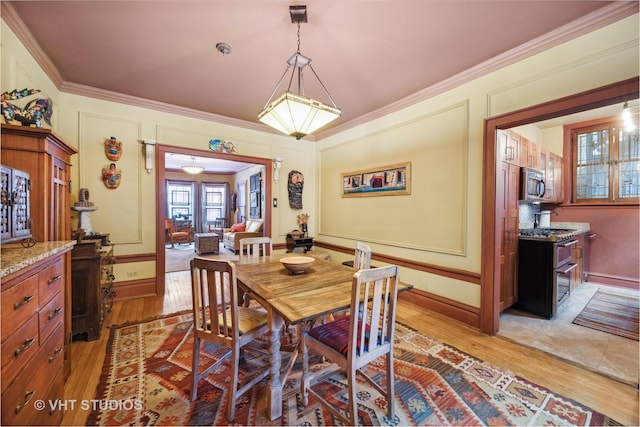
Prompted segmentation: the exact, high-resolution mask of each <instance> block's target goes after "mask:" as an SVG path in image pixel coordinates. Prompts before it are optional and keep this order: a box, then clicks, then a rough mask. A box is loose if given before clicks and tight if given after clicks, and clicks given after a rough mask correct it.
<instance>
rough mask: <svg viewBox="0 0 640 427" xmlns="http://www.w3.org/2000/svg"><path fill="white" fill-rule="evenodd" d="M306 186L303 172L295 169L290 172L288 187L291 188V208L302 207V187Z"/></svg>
mask: <svg viewBox="0 0 640 427" xmlns="http://www.w3.org/2000/svg"><path fill="white" fill-rule="evenodd" d="M303 187H304V175H302V172H299V171H296V170H293V171H291V172H289V181H288V183H287V188H288V190H289V207H290V208H291V209H302V188H303Z"/></svg>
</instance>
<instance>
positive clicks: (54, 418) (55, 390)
mask: <svg viewBox="0 0 640 427" xmlns="http://www.w3.org/2000/svg"><path fill="white" fill-rule="evenodd" d="M63 392H64V374H63V372H62V369H61V370H60V371H58V374H57V375H56V377H55V379H54V380H53V384H51V388H49V392H48V393H47V395H46V397H45V399H44V401H45V404H46V405H45V408H44V409H43V410H41V411H36V413H35V414H34V416H33V418H31V421H29V425H30V426H58V425H60V424H62V417H63V416H64V410H63V406H62V405H60V404H61V403H63Z"/></svg>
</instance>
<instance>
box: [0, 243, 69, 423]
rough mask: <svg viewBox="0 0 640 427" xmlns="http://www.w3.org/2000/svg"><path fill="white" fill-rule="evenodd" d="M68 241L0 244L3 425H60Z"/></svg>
mask: <svg viewBox="0 0 640 427" xmlns="http://www.w3.org/2000/svg"><path fill="white" fill-rule="evenodd" d="M73 244H74V242H73V241H66V242H59V241H58V242H39V243H37V244H36V245H35V246H33V247H30V248H23V247H21V245H20V244H19V243H12V244H5V245H2V258H1V260H0V263H1V276H0V277H1V279H2V314H1V316H2V319H1V320H2V325H1V327H0V329H1V335H2V346H1V350H0V354H1V358H2V364H1V366H2V415H1V420H0V421H1V424H2V425H59V424H60V423H61V422H62V416H63V413H62V411H61V410H51V407H50V406H48V405H47V406H46V407H45V408H39V407H38V405H36V404H35V402H36V401H44V402H49V401H52V402H54V401H58V400H61V399H63V388H64V380H65V374H64V369H63V364H64V360H65V354H66V350H67V349H66V348H65V344H66V342H65V324H64V319H65V311H66V309H65V296H66V290H65V282H66V274H65V271H66V268H65V266H66V265H67V263H68V262H69V256H70V255H69V252H70V251H71V249H72V247H73Z"/></svg>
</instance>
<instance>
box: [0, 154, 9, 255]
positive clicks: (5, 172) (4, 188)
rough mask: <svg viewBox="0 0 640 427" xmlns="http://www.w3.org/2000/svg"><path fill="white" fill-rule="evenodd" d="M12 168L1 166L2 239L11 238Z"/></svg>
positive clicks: (0, 225)
mask: <svg viewBox="0 0 640 427" xmlns="http://www.w3.org/2000/svg"><path fill="white" fill-rule="evenodd" d="M10 197H11V169H10V168H8V167H6V166H0V203H1V205H0V206H1V208H0V239H1V240H2V241H3V242H4V241H6V240H7V239H10V238H11V209H10V208H11V205H10V202H11V200H10Z"/></svg>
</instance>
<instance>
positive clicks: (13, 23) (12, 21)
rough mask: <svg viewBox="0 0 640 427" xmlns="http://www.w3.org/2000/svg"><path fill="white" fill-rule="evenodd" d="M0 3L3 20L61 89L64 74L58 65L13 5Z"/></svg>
mask: <svg viewBox="0 0 640 427" xmlns="http://www.w3.org/2000/svg"><path fill="white" fill-rule="evenodd" d="M0 3H1V4H0V13H1V14H2V20H3V21H4V22H5V23H6V24H7V25H8V26H9V28H10V29H11V31H13V32H14V33H15V35H16V37H17V38H18V40H20V42H22V44H23V45H24V47H25V48H26V49H27V52H29V54H30V55H31V56H32V57H33V59H34V60H35V61H36V62H37V63H38V65H39V66H40V68H42V70H43V71H44V73H45V74H46V75H47V76H48V77H49V78H50V79H51V81H52V82H53V84H54V86H55V87H57V88H58V89H60V86H61V85H62V83H63V82H64V78H63V76H62V74H60V71H59V70H58V67H56V66H55V65H54V64H53V62H52V61H51V59H49V57H48V56H47V55H46V54H45V53H44V51H43V50H42V48H41V47H40V44H38V42H37V41H36V39H35V37H33V34H32V33H31V31H30V30H29V28H27V26H26V25H25V23H24V21H23V20H22V19H21V18H20V16H19V15H18V13H17V12H16V10H15V8H14V7H13V5H12V4H11V3H8V2H5V1H3V2H0Z"/></svg>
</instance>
